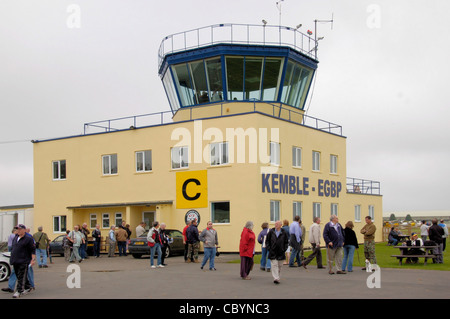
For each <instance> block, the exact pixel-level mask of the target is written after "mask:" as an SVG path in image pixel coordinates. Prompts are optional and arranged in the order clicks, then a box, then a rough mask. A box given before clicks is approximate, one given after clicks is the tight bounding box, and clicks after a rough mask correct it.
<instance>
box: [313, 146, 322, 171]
mask: <svg viewBox="0 0 450 319" xmlns="http://www.w3.org/2000/svg"><path fill="white" fill-rule="evenodd" d="M320 157H321V154H320V152H319V151H312V171H313V172H320Z"/></svg>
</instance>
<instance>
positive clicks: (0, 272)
mask: <svg viewBox="0 0 450 319" xmlns="http://www.w3.org/2000/svg"><path fill="white" fill-rule="evenodd" d="M10 257H11V253H10V252H2V253H0V282H1V281H5V280H7V279H8V277H9V275H11V265H10V264H9V259H10Z"/></svg>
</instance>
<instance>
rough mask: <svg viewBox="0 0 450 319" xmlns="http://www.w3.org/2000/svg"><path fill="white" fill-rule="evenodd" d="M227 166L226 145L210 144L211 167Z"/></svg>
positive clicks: (225, 143)
mask: <svg viewBox="0 0 450 319" xmlns="http://www.w3.org/2000/svg"><path fill="white" fill-rule="evenodd" d="M223 164H228V143H227V142H224V143H213V144H211V165H223Z"/></svg>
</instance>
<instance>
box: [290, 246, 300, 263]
mask: <svg viewBox="0 0 450 319" xmlns="http://www.w3.org/2000/svg"><path fill="white" fill-rule="evenodd" d="M300 247H301V246H300V245H299V246H298V249H296V248H294V247H292V252H291V257H290V258H289V267H294V262H295V259H297V266H298V267H300V266H301V265H302V261H301V259H300V253H301V251H302V250H301V248H300Z"/></svg>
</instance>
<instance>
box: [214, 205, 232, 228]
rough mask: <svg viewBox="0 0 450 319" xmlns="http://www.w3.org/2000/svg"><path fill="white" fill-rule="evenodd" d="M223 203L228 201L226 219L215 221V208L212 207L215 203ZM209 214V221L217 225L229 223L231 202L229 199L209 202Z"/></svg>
mask: <svg viewBox="0 0 450 319" xmlns="http://www.w3.org/2000/svg"><path fill="white" fill-rule="evenodd" d="M223 203H228V221H227V222H223V223H222V222H219V221H216V220H215V210H214V207H215V205H216V204H223ZM210 214H211V221H212V222H213V223H214V224H217V225H227V224H230V222H231V203H230V201H214V202H211V206H210Z"/></svg>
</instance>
